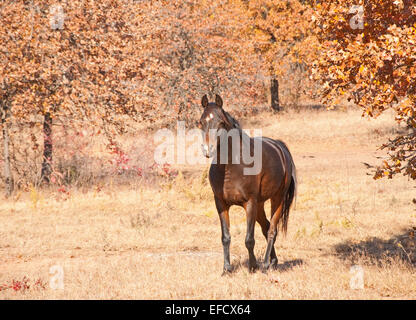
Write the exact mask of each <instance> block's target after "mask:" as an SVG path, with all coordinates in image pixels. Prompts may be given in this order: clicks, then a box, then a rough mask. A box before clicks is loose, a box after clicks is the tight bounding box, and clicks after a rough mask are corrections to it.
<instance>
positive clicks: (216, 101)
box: [215, 94, 222, 108]
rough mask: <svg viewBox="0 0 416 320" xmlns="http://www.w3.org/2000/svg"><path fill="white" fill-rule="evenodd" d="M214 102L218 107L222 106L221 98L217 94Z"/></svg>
mask: <svg viewBox="0 0 416 320" xmlns="http://www.w3.org/2000/svg"><path fill="white" fill-rule="evenodd" d="M215 104H216V105H217V107H218V108H222V99H221V97H220V96H219V95H218V94H216V95H215Z"/></svg>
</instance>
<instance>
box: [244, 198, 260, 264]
mask: <svg viewBox="0 0 416 320" xmlns="http://www.w3.org/2000/svg"><path fill="white" fill-rule="evenodd" d="M244 208H245V209H246V213H247V234H246V248H247V250H248V256H249V261H248V268H249V270H250V271H254V270H255V269H257V260H256V256H255V255H254V244H255V240H254V227H255V224H256V216H257V202H256V201H255V200H254V199H251V200H249V201H248V202H247V203H246V204H245V206H244Z"/></svg>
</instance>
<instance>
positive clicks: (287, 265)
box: [231, 258, 304, 273]
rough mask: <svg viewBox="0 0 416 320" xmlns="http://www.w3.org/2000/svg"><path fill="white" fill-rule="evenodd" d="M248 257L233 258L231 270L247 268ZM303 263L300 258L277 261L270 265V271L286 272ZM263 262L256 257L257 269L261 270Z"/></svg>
mask: <svg viewBox="0 0 416 320" xmlns="http://www.w3.org/2000/svg"><path fill="white" fill-rule="evenodd" d="M248 262H249V260H248V259H245V260H244V261H241V260H235V261H234V262H233V263H232V264H231V272H232V273H234V272H236V271H238V270H240V269H242V268H245V269H248ZM303 263H304V261H303V260H302V259H293V260H289V261H285V262H283V263H278V264H277V265H275V266H273V267H270V271H280V272H286V271H289V270H291V269H293V268H294V267H296V266H300V265H302V264H303ZM262 264H263V260H262V259H261V258H258V259H257V271H258V270H261V267H262Z"/></svg>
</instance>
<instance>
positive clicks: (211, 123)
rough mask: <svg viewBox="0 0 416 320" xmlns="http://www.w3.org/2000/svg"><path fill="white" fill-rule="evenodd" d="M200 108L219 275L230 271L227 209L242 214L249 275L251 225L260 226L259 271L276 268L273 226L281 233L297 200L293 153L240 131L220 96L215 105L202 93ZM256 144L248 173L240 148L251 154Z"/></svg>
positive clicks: (253, 259) (282, 145) (253, 262)
mask: <svg viewBox="0 0 416 320" xmlns="http://www.w3.org/2000/svg"><path fill="white" fill-rule="evenodd" d="M201 105H202V107H203V113H202V115H201V118H200V120H199V122H198V127H199V129H200V130H201V132H202V135H203V138H202V141H203V144H202V152H203V155H204V156H205V157H207V158H213V160H212V163H211V166H210V169H209V182H210V185H211V188H212V191H213V194H214V200H215V206H216V209H217V211H218V215H219V218H220V224H221V241H222V246H223V251H224V269H223V274H228V273H230V272H232V267H231V263H230V243H231V235H230V218H229V209H230V207H231V206H232V205H237V206H241V207H243V208H244V209H245V212H246V217H247V232H246V238H245V246H246V248H247V250H248V255H249V260H248V268H249V271H250V272H254V271H255V270H256V269H257V268H258V265H257V261H256V257H255V255H254V245H255V240H254V229H255V223H256V221H257V222H258V223H259V224H260V226H261V230H262V233H263V235H264V237H265V238H266V241H267V248H266V253H265V256H264V261H263V264H262V266H261V269H262V271H263V272H267V270H268V269H269V268H270V267H277V263H278V259H277V256H276V252H275V249H274V244H275V241H276V237H277V234H278V231H279V228H278V227H280V229H281V230H282V231H283V232H284V234H286V232H287V225H288V219H289V212H290V208H291V205H292V202H293V199H294V198H295V196H296V189H297V181H296V167H295V163H294V161H293V158H292V155H291V153H290V151H289V149H288V147H287V145H286V144H285V143H284V142H282V141H280V140H274V139H271V138H267V137H256V138H252V137H249V136H248V135H247V134H246V133H245V132H244V131H243V130H242V129H241V127H240V125H239V123H238V121H237V120H235V119H234V118H233V117H232V116H231V115H230V114H229V113H228V112H226V111H225V110H224V109H223V101H222V98H221V97H220V96H219V95H216V96H215V102H208V98H207V95H204V96H203V97H202V99H201ZM230 132H234V133H236V134H234V136H235V135H237V136H238V137H239V138H240V142H239V143H240V145H239V147H240V148H237V149H238V150H237V151H236V150H234V151H233V150H232V149H233V148H234V147H235V146H237V147H238V144H235V143H234V140H233V143H232V144H230V143H229V142H230V140H231V138H233V137H232V136H233V135H232V134H231V135H230V134H229V133H230ZM224 137H225V138H224ZM233 139H234V138H233ZM224 141H225V142H226V143H224ZM244 141H246V142H244ZM211 142H213V143H212V144H211ZM256 144H257V145H258V146H260V147H261V148H260V151H257V153H258V155H257V156H258V158H259V159H260V158H261V159H260V169H259V170H257V171H258V172H257V173H255V174H247V173H245V172H246V170H248V169H249V168H253V166H254V164H253V165H251V163H247V161H245V162H244V154H243V153H244V150H242V149H244V146H245V147H246V148H248V149H249V151H250V154H252V153H253V152H254V151H256V149H255V145H256ZM234 149H236V148H234ZM233 152H234V154H233ZM224 158H225V159H224ZM224 160H225V161H224ZM236 160H240V161H236ZM241 160H243V161H241ZM269 199H270V200H271V217H270V222H269V220H268V219H267V217H266V214H265V211H264V203H265V201H267V200H269Z"/></svg>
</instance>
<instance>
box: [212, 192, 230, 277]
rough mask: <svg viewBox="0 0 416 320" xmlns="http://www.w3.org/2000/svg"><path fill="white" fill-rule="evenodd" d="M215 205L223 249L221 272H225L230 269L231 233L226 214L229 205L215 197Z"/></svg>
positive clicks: (228, 218)
mask: <svg viewBox="0 0 416 320" xmlns="http://www.w3.org/2000/svg"><path fill="white" fill-rule="evenodd" d="M215 205H216V207H217V211H218V215H219V217H220V222H221V241H222V247H223V250H224V270H223V274H227V273H229V272H231V271H232V268H231V263H230V243H231V234H230V217H229V215H228V210H229V209H230V207H229V206H228V205H226V204H224V203H223V201H221V200H220V199H218V198H215Z"/></svg>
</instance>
